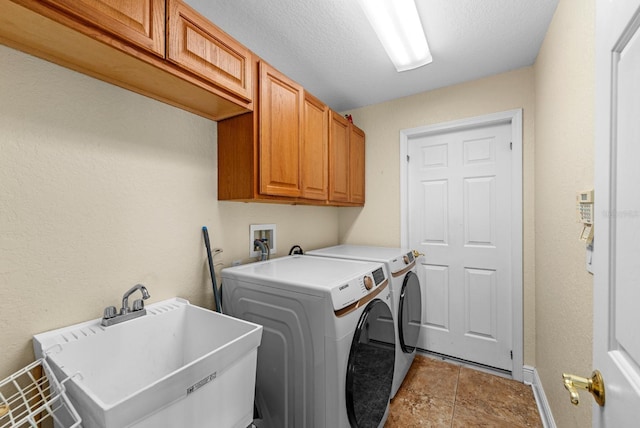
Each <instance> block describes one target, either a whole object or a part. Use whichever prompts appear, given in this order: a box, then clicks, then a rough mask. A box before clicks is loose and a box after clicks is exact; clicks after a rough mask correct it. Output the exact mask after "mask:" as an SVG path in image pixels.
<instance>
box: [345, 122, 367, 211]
mask: <svg viewBox="0 0 640 428" xmlns="http://www.w3.org/2000/svg"><path fill="white" fill-rule="evenodd" d="M350 128H351V130H350V134H349V164H350V167H349V191H350V196H349V201H350V202H353V203H355V204H364V199H365V198H364V182H365V176H364V175H365V168H364V159H365V153H364V151H365V135H364V131H363V130H361V129H360V128H358V127H357V126H355V125H353V124H350Z"/></svg>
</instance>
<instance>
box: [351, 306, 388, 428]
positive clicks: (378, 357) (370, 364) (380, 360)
mask: <svg viewBox="0 0 640 428" xmlns="http://www.w3.org/2000/svg"><path fill="white" fill-rule="evenodd" d="M391 316H392V315H391V310H390V309H389V306H388V305H387V304H386V303H385V302H384V301H382V300H380V299H375V300H372V301H371V302H370V303H369V304H368V305H367V306H366V307H365V309H364V311H363V313H362V315H361V316H360V320H359V321H358V325H357V327H356V331H355V333H354V335H353V341H352V342H351V350H350V352H349V362H348V365H347V381H346V401H347V415H348V416H349V423H350V424H351V426H352V427H377V426H378V425H380V422H381V421H382V418H383V417H384V415H385V412H386V410H387V405H388V404H389V396H390V395H391V385H392V382H393V366H394V364H395V357H396V352H395V341H394V343H383V342H380V341H377V340H373V339H371V338H370V336H369V331H370V330H371V331H376V330H380V329H384V328H385V327H386V324H387V323H388V321H387V320H389V319H391ZM379 324H384V325H379Z"/></svg>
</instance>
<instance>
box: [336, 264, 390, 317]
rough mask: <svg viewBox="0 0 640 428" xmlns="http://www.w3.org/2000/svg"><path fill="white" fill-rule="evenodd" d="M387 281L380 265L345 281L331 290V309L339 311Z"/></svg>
mask: <svg viewBox="0 0 640 428" xmlns="http://www.w3.org/2000/svg"><path fill="white" fill-rule="evenodd" d="M386 280H387V273H386V271H385V269H384V267H383V266H382V265H380V267H378V268H376V269H375V270H373V271H371V272H367V273H365V274H364V275H362V276H360V277H358V278H353V279H351V280H349V281H346V282H345V283H344V284H342V285H340V286H338V287H335V288H334V289H332V290H331V300H332V301H333V309H334V310H340V309H342V308H344V307H346V306H349V305H351V304H353V303H355V302H357V301H358V300H360V299H362V298H363V297H365V296H367V295H368V294H369V293H373V292H375V291H376V290H377V289H378V287H380V285H382V284H383V283H384V282H385V281H386Z"/></svg>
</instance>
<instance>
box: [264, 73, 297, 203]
mask: <svg viewBox="0 0 640 428" xmlns="http://www.w3.org/2000/svg"><path fill="white" fill-rule="evenodd" d="M259 86H260V96H259V98H260V99H259V109H260V110H259V111H260V113H259V115H260V116H259V117H260V119H259V122H260V136H259V138H260V144H259V151H260V157H259V159H260V193H262V194H265V195H277V196H293V197H297V196H300V195H301V185H300V147H301V141H302V132H301V125H302V105H303V99H304V89H303V88H302V86H300V85H299V84H297V83H296V82H294V81H293V80H291V79H289V78H288V77H286V76H285V75H284V74H282V73H280V72H279V71H278V70H276V69H274V68H273V67H271V66H270V65H268V64H266V63H264V62H260V85H259Z"/></svg>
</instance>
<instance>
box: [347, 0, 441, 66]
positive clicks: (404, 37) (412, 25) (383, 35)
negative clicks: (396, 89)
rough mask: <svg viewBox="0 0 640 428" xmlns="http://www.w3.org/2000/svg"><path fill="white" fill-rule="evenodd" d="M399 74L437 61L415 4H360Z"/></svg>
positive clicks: (377, 0) (399, 0)
mask: <svg viewBox="0 0 640 428" xmlns="http://www.w3.org/2000/svg"><path fill="white" fill-rule="evenodd" d="M358 3H360V6H361V7H362V9H363V10H364V13H365V15H367V19H369V22H370V23H371V26H372V27H373V29H374V30H375V32H376V34H377V35H378V38H379V39H380V42H381V43H382V46H383V47H384V49H385V51H387V55H389V58H391V61H392V62H393V64H394V65H395V67H396V70H398V71H406V70H412V69H414V68H418V67H421V66H423V65H426V64H429V63H430V62H431V61H432V60H433V59H432V57H431V52H430V51H429V45H428V44H427V38H426V36H425V35H424V29H423V28H422V24H421V22H420V17H419V16H418V10H417V9H416V4H415V2H414V0H358Z"/></svg>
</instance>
